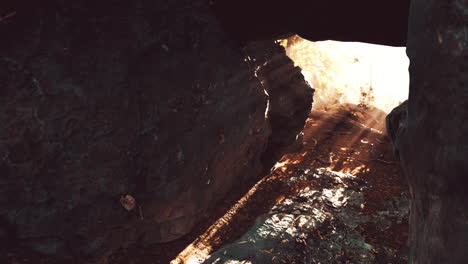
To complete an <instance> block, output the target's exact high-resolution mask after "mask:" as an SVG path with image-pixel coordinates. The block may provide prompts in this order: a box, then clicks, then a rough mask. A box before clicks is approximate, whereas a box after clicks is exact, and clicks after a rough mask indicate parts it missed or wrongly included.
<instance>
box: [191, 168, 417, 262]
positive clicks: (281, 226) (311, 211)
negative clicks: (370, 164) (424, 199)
mask: <svg viewBox="0 0 468 264" xmlns="http://www.w3.org/2000/svg"><path fill="white" fill-rule="evenodd" d="M293 175H294V176H293V177H290V178H287V179H285V181H286V184H287V185H290V186H296V187H297V186H301V184H304V183H307V185H309V184H310V186H311V187H306V188H304V189H302V190H300V191H299V192H298V193H297V194H294V195H291V196H290V197H286V198H285V199H284V200H283V201H281V202H279V203H278V204H276V205H275V206H274V207H273V208H272V209H271V210H270V212H268V214H265V215H261V216H260V217H258V218H257V219H256V221H255V223H254V225H253V226H252V228H251V229H250V230H249V231H248V232H247V233H245V234H244V235H242V237H240V238H239V239H238V240H237V241H235V242H233V243H231V244H229V245H226V246H224V247H222V248H220V249H219V250H218V251H216V252H214V253H213V254H212V255H211V256H209V258H207V260H206V261H204V262H200V263H204V264H223V263H224V264H228V263H229V264H241V263H252V264H263V263H265V264H266V263H291V264H293V263H405V256H404V255H403V254H402V253H401V252H398V255H397V251H396V250H395V249H391V248H388V247H385V246H383V245H380V244H377V243H370V242H369V241H368V240H367V239H366V238H365V237H364V236H363V235H362V232H360V229H359V228H358V227H359V226H360V225H362V224H364V223H372V224H373V225H374V226H375V228H376V229H377V230H378V232H385V231H386V229H388V228H389V227H390V226H391V225H393V224H394V223H393V222H392V220H393V221H394V222H399V223H401V222H402V221H406V220H407V216H408V209H409V206H408V204H409V201H408V197H407V196H406V195H405V194H402V195H401V196H400V197H395V198H394V199H392V200H389V201H388V204H387V205H386V206H385V207H384V208H385V210H383V211H379V212H376V214H375V215H373V216H372V217H369V216H368V215H364V214H362V213H360V212H359V210H360V208H362V206H364V203H365V200H364V195H363V190H364V189H365V188H368V184H367V183H366V182H365V181H363V180H362V179H360V178H358V177H356V176H354V175H352V174H347V173H339V172H334V171H327V170H326V169H324V168H321V169H315V168H313V167H309V168H304V169H298V170H297V171H296V172H295V173H294V174H293ZM395 219H397V220H396V221H395Z"/></svg>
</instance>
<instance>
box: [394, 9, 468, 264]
mask: <svg viewBox="0 0 468 264" xmlns="http://www.w3.org/2000/svg"><path fill="white" fill-rule="evenodd" d="M466 21H468V2H467V1H444V0H413V1H412V7H411V15H410V25H409V35H408V49H407V52H408V56H409V58H410V60H411V66H410V76H411V85H410V95H409V101H408V120H407V130H406V134H404V135H403V137H402V139H401V146H400V147H399V148H400V157H401V162H402V165H403V168H404V170H405V173H406V175H407V177H408V179H409V183H410V187H411V189H412V195H413V204H412V207H411V219H410V229H411V230H410V246H411V260H410V263H418V264H423V263H424V264H425V263H468V251H467V250H466V249H467V248H468V192H467V190H466V188H467V186H468V178H467V177H468V163H467V160H468V137H467V135H468V123H467V122H466V118H467V116H468V108H467V105H468V97H467V95H468V70H467V69H468V46H467V43H468V34H467V32H468V24H467V22H466Z"/></svg>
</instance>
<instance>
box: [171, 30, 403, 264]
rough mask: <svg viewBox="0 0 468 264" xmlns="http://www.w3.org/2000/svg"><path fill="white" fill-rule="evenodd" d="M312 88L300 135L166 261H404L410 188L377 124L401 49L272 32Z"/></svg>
mask: <svg viewBox="0 0 468 264" xmlns="http://www.w3.org/2000/svg"><path fill="white" fill-rule="evenodd" d="M278 42H279V43H280V44H281V45H282V46H283V47H284V48H285V49H286V53H287V55H288V57H289V58H290V59H292V60H293V61H294V63H295V65H296V66H299V67H301V69H302V73H303V75H304V78H305V80H306V81H307V82H308V83H309V85H310V86H311V87H314V89H315V95H314V103H313V108H312V111H311V113H310V115H309V118H308V119H307V121H306V124H305V126H304V129H303V131H302V132H301V134H302V136H301V137H298V138H297V141H296V143H295V144H293V146H290V147H289V148H288V149H289V150H288V151H287V153H286V154H285V155H283V156H282V158H281V159H280V160H279V161H278V162H277V163H276V164H275V166H274V167H273V168H272V170H271V172H270V173H269V174H268V175H267V176H265V177H264V178H262V179H261V180H260V181H258V182H257V184H255V186H253V187H252V188H251V189H250V190H249V191H248V192H247V193H246V194H245V195H244V196H243V197H242V198H241V199H240V200H238V201H237V202H236V203H235V204H234V205H233V206H232V207H230V209H229V210H228V211H227V212H226V213H225V214H224V215H223V216H222V217H220V218H219V219H218V220H217V221H216V222H215V223H214V224H213V225H212V226H210V227H209V228H208V229H207V230H206V231H205V233H203V234H202V235H201V236H200V237H198V238H197V239H195V240H194V241H193V243H191V244H190V245H189V246H188V247H186V248H185V250H183V251H182V252H181V253H180V254H179V255H178V256H177V257H176V258H175V259H174V260H173V261H172V262H171V264H182V263H186V264H200V263H204V264H214V263H218V264H219V263H225V264H227V263H232V264H234V263H236V264H240V263H349V262H353V263H405V262H407V259H406V255H405V254H406V241H407V232H408V231H407V229H408V224H407V218H408V211H409V198H408V197H409V195H408V191H407V187H406V184H405V182H404V180H403V178H402V177H401V171H400V167H399V164H398V161H397V160H396V159H395V156H394V153H393V148H392V145H391V142H390V140H389V138H388V137H387V136H386V132H385V117H386V115H387V114H388V113H389V112H390V111H391V110H392V109H393V108H394V107H396V106H398V105H399V104H400V103H402V102H403V101H405V100H406V99H407V95H408V86H409V80H408V71H407V68H408V63H409V62H408V59H407V57H406V54H405V50H404V48H394V47H387V46H379V45H372V44H365V43H343V42H332V41H324V42H309V41H307V40H304V39H301V38H300V37H298V36H293V37H291V38H288V39H283V40H279V41H278Z"/></svg>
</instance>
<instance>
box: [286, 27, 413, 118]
mask: <svg viewBox="0 0 468 264" xmlns="http://www.w3.org/2000/svg"><path fill="white" fill-rule="evenodd" d="M280 43H281V45H283V47H285V49H286V53H287V55H288V56H289V57H290V58H291V59H292V60H293V61H294V62H295V64H296V66H299V67H300V68H301V69H302V74H303V75H304V77H305V79H306V81H307V82H308V83H309V84H310V85H311V86H312V87H313V88H315V95H314V103H313V107H314V109H319V108H320V107H323V106H324V105H330V104H337V103H339V104H343V103H350V104H356V105H364V106H370V107H376V108H379V109H380V110H383V111H384V112H386V113H389V112H390V111H391V110H392V109H393V108H394V107H396V106H398V105H399V104H400V103H402V102H403V101H405V100H406V99H407V98H408V89H409V74H408V65H409V59H408V57H407V56H406V52H405V48H404V47H402V48H399V47H389V46H382V45H374V44H367V43H360V42H338V41H320V42H311V41H308V40H305V39H302V38H301V37H299V36H297V35H296V36H293V37H291V38H289V39H283V40H280Z"/></svg>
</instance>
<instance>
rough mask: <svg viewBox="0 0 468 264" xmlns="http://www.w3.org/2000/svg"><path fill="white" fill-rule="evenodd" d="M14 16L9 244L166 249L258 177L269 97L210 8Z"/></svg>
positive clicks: (6, 72) (1, 230)
mask: <svg viewBox="0 0 468 264" xmlns="http://www.w3.org/2000/svg"><path fill="white" fill-rule="evenodd" d="M17 3H23V2H22V1H20V2H17ZM15 8H16V9H12V10H13V11H15V12H16V15H14V16H13V17H11V18H10V19H8V20H5V21H1V22H0V26H1V28H0V29H1V33H2V35H8V36H9V39H8V40H7V41H2V42H1V43H0V124H1V127H0V238H1V239H2V240H3V241H4V242H5V241H7V240H9V241H10V243H11V241H13V240H16V242H18V243H19V244H20V245H24V246H27V247H29V248H32V249H34V250H36V251H39V252H41V253H45V254H60V255H73V256H76V257H85V258H99V257H102V256H105V255H106V254H108V253H110V252H112V251H113V250H115V249H117V248H119V247H125V246H127V245H129V244H132V243H140V244H141V245H142V246H148V245H152V244H154V243H159V242H165V241H169V240H173V239H176V238H178V237H180V236H182V235H184V234H186V233H187V232H189V231H190V230H191V228H192V227H193V225H194V224H195V223H196V221H197V218H198V216H199V215H200V214H202V213H203V212H204V211H205V210H207V209H209V208H210V207H211V206H214V205H215V204H216V202H217V201H219V199H222V198H223V195H224V194H225V193H226V192H227V191H228V190H229V189H231V188H234V187H235V186H236V185H237V184H242V183H243V182H245V181H248V180H251V179H252V178H255V177H258V176H259V175H260V174H261V172H263V171H265V169H266V167H265V166H268V164H265V163H262V160H261V158H262V155H263V153H264V152H265V150H266V148H267V145H268V140H269V138H270V134H271V129H270V121H269V120H268V119H267V116H266V115H265V112H266V110H267V104H268V96H267V94H266V93H265V87H264V86H263V85H262V84H261V82H260V81H259V79H258V78H257V77H256V76H255V67H251V65H250V63H249V62H248V61H246V56H245V54H243V52H242V51H241V50H240V49H239V48H238V47H236V46H235V45H232V43H231V41H230V40H229V38H228V37H227V36H226V35H225V34H224V33H223V32H222V30H221V28H220V27H219V25H218V22H217V21H216V19H215V18H214V16H213V14H212V13H211V11H210V9H209V4H208V1H177V2H176V1H162V0H161V1H149V0H140V1H109V0H108V1H85V0H81V1H74V2H73V3H69V2H63V1H48V2H46V3H44V4H43V5H42V6H28V5H26V6H24V7H22V6H21V5H18V6H16V7H15ZM270 45H271V46H275V45H276V44H274V43H273V42H271V44H270ZM280 52H283V55H282V56H283V57H285V55H284V51H280ZM287 67H289V66H287ZM287 67H286V68H287ZM291 67H292V66H291ZM286 76H287V75H286ZM303 88H305V86H303ZM307 96H308V98H306V97H304V98H303V100H304V101H305V102H308V103H309V104H310V101H311V94H310V93H307ZM286 97H287V96H286ZM309 107H310V105H309ZM290 117H291V118H292V116H290ZM294 118H296V117H294ZM304 119H305V117H304ZM303 121H304V120H302V121H300V122H303ZM294 122H297V121H294ZM297 129H299V130H300V129H301V128H299V127H297ZM299 130H298V131H295V130H291V131H289V133H291V134H292V135H293V136H295V135H296V134H297V132H299ZM271 151H275V150H274V149H271ZM127 194H128V195H131V197H133V198H134V199H135V200H134V201H131V202H132V203H134V205H132V206H126V207H124V206H123V205H124V204H125V201H126V200H125V199H126V198H125V197H126V196H125V195H127ZM122 196H124V197H122ZM122 201H124V203H123V204H122ZM127 202H128V201H127ZM127 209H128V210H127Z"/></svg>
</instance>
